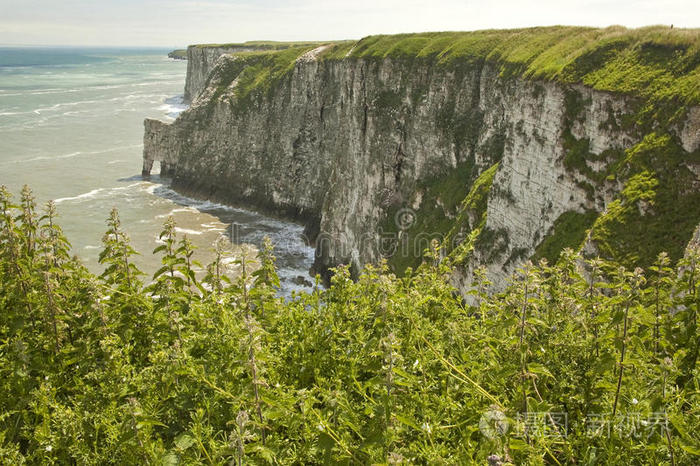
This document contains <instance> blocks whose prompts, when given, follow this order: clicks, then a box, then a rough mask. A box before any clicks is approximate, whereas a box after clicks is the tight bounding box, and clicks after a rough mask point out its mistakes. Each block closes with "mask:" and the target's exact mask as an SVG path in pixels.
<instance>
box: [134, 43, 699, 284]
mask: <svg viewBox="0 0 700 466" xmlns="http://www.w3.org/2000/svg"><path fill="white" fill-rule="evenodd" d="M221 53H223V52H222V51H221V50H217V49H213V50H208V49H199V50H196V51H191V54H190V55H189V57H188V58H189V63H188V86H189V90H188V91H187V92H188V95H189V96H190V97H191V96H192V95H194V94H195V93H197V94H198V97H197V99H196V100H195V101H194V102H193V105H192V106H191V107H190V109H189V110H187V111H185V112H183V113H182V114H181V115H180V117H179V118H178V119H177V120H176V121H175V122H174V123H172V124H165V123H161V122H155V121H152V120H147V121H146V134H145V137H144V170H146V168H150V165H148V164H151V165H152V163H153V161H154V160H159V161H162V162H163V163H165V164H166V166H167V167H168V170H170V171H172V173H173V175H174V178H175V181H174V184H175V186H176V187H177V188H179V189H181V190H184V191H187V192H190V193H197V194H199V195H203V196H206V197H210V198H218V199H221V200H223V201H225V202H229V203H239V204H244V205H253V206H257V207H259V208H263V209H266V210H268V211H273V212H277V213H280V214H283V215H288V216H292V217H295V218H298V219H302V220H303V221H305V222H307V224H308V226H309V227H310V228H309V231H311V232H313V233H314V237H315V239H316V244H317V259H316V271H318V272H324V271H326V270H327V269H328V268H329V267H333V266H335V265H338V264H343V263H349V264H352V265H353V266H354V267H355V268H359V267H361V266H362V265H363V264H366V263H370V262H375V261H377V260H379V259H380V258H381V257H382V252H383V249H382V235H383V231H382V229H381V224H382V221H384V220H385V218H386V217H387V213H388V212H389V210H390V209H391V208H394V209H395V208H397V207H402V206H403V207H407V208H408V207H412V208H414V209H415V208H417V205H420V203H421V199H422V194H421V191H420V186H421V183H422V182H423V181H425V180H430V179H435V178H439V177H440V176H444V175H445V173H449V172H450V170H455V169H456V168H457V167H461V166H465V164H466V165H468V166H469V167H470V169H469V170H468V171H467V172H465V173H468V174H467V175H465V177H464V179H463V180H462V182H461V189H462V190H463V191H464V194H466V193H467V192H469V189H470V187H471V185H472V183H473V182H474V180H475V179H476V178H477V176H478V175H479V174H480V173H482V172H483V171H484V170H485V169H487V168H489V167H491V166H492V165H493V164H494V163H496V162H498V161H500V165H499V168H498V171H497V173H496V175H495V178H494V181H493V186H492V188H491V191H490V194H489V197H488V205H487V211H486V212H487V222H486V229H487V230H488V231H490V232H491V237H492V239H493V240H492V241H491V242H490V243H489V244H485V245H481V246H480V247H479V248H477V249H476V250H475V251H474V254H473V255H472V256H471V257H470V258H469V259H468V260H467V261H466V262H465V264H464V265H463V267H462V268H461V269H459V270H458V271H457V272H456V274H455V277H454V283H455V285H457V286H458V288H460V290H461V291H462V292H463V293H466V292H467V291H468V290H469V288H470V286H471V285H470V283H471V281H472V277H473V272H474V269H475V267H477V266H481V265H485V266H486V268H487V272H488V278H489V279H490V280H491V281H492V282H493V284H494V287H495V289H497V290H498V289H502V288H503V287H504V286H505V284H506V283H505V279H506V277H507V275H508V273H509V272H511V271H512V270H513V269H514V268H515V267H516V266H518V265H519V264H521V263H522V262H523V261H524V260H526V259H527V258H529V257H530V256H532V254H533V252H534V251H535V248H536V247H537V245H538V244H539V243H540V242H541V241H542V239H543V238H544V237H545V236H547V235H548V234H550V233H551V231H552V228H553V225H554V222H555V221H556V220H557V218H559V217H560V215H562V214H563V213H565V212H571V211H574V212H584V211H589V210H595V211H602V210H603V209H604V208H605V206H606V205H607V203H608V202H609V201H610V200H611V199H612V198H613V196H614V195H615V193H616V192H618V191H619V190H620V186H618V185H617V184H616V182H615V181H614V180H613V181H609V182H604V183H602V184H599V185H598V186H597V188H596V189H595V190H594V191H591V188H590V187H587V185H586V176H585V175H584V174H582V173H581V170H572V169H571V167H570V166H567V162H566V161H565V158H566V157H565V156H566V153H567V148H566V147H565V146H566V140H567V138H568V139H569V140H571V138H573V140H587V141H588V151H589V152H590V153H593V154H604V153H605V151H609V150H613V149H624V148H628V147H631V146H632V145H633V144H635V143H636V142H638V138H639V137H638V136H636V135H635V134H633V132H632V131H631V130H625V129H622V128H621V125H619V122H620V120H621V117H622V115H624V114H626V113H630V112H631V110H630V106H631V105H633V104H634V102H631V101H629V100H628V99H627V98H625V97H622V96H616V95H612V94H608V93H604V92H598V91H594V90H591V89H589V88H586V87H583V86H567V85H562V84H557V83H554V82H541V81H531V80H526V79H522V78H512V77H511V78H503V77H501V76H500V75H499V74H498V73H497V71H496V69H495V68H494V67H492V66H490V65H489V64H475V65H472V66H468V67H461V68H449V67H436V66H431V65H430V64H428V63H427V62H421V61H419V60H416V61H415V62H413V63H411V64H410V66H407V64H406V63H405V62H396V61H392V60H390V59H382V60H367V59H345V60H323V59H319V58H318V57H317V56H316V55H314V54H311V55H309V54H306V55H304V57H303V59H301V60H298V61H297V63H296V65H295V66H294V68H293V71H291V73H289V74H288V75H285V76H283V77H282V78H281V79H279V80H277V81H275V82H273V83H272V84H271V86H270V88H269V90H267V91H265V92H261V93H259V94H255V95H252V96H248V97H246V98H239V97H238V96H236V95H235V92H236V91H235V89H236V85H237V80H236V79H233V81H231V79H230V78H231V77H230V76H227V75H226V72H227V71H226V70H230V69H231V68H232V66H231V65H232V63H234V62H235V61H236V60H238V59H239V58H237V57H235V56H230V55H225V54H224V55H221ZM195 54H202V57H198V56H195ZM213 61H216V62H217V65H216V67H215V68H214V69H213V70H211V72H210V71H209V69H210V68H211V66H212V63H213ZM190 66H191V67H196V68H197V69H196V70H194V69H193V70H190ZM204 82H207V83H208V84H207V86H206V87H205V88H204V89H202V90H201V92H199V90H198V89H200V88H201V87H202V86H203V84H202V83H204ZM229 83H230V84H229ZM572 93H575V95H576V101H577V102H578V105H577V108H576V109H575V111H573V110H572V108H570V107H571V105H570V104H569V103H567V99H568V97H567V96H570V95H571V94H572ZM696 110H697V109H695V110H693V112H695V113H693V112H691V118H690V120H689V123H688V124H686V125H685V126H683V128H682V129H681V130H680V131H682V132H683V133H682V134H681V135H679V137H680V138H682V139H683V141H684V143H683V144H684V145H688V146H689V147H696V146H697V144H698V135H697V132H696V133H695V134H693V131H694V130H693V128H694V126H693V125H696V124H697V122H696V121H695V120H693V118H692V115H697V111H696ZM696 119H697V118H696ZM688 128H690V129H688ZM693 144H695V146H693ZM568 163H569V164H570V162H568ZM596 163H597V164H602V165H604V164H605V160H604V158H602V159H601V160H599V161H597V162H589V163H588V167H589V168H590V169H591V170H593V171H598V170H600V169H601V167H600V166H596ZM147 165H148V167H147ZM416 203H417V205H416Z"/></svg>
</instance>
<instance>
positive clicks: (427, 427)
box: [421, 422, 433, 434]
mask: <svg viewBox="0 0 700 466" xmlns="http://www.w3.org/2000/svg"><path fill="white" fill-rule="evenodd" d="M421 428H422V429H423V430H424V431H426V432H427V433H429V434H430V433H432V432H433V429H432V428H431V427H430V424H428V423H427V422H424V423H423V425H422V426H421Z"/></svg>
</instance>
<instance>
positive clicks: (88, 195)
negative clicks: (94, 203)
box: [54, 188, 104, 204]
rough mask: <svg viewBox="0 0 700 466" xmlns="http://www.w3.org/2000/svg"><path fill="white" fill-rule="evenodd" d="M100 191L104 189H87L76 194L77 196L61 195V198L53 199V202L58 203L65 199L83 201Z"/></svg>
mask: <svg viewBox="0 0 700 466" xmlns="http://www.w3.org/2000/svg"><path fill="white" fill-rule="evenodd" d="M102 191H104V189H103V188H98V189H93V190H92V191H89V192H87V193H83V194H78V195H77V196H72V197H61V198H58V199H55V200H54V202H55V203H56V204H60V203H62V202H66V201H85V200H88V199H94V198H95V197H97V195H98V194H99V193H101V192H102Z"/></svg>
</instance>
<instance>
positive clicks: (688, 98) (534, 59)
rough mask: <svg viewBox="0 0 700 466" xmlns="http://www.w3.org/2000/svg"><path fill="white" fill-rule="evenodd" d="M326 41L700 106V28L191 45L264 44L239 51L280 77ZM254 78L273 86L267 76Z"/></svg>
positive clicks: (332, 51)
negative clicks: (493, 66) (486, 66)
mask: <svg viewBox="0 0 700 466" xmlns="http://www.w3.org/2000/svg"><path fill="white" fill-rule="evenodd" d="M321 45H330V47H328V48H327V49H326V50H324V51H323V53H321V54H320V58H321V59H324V60H345V59H386V58H390V59H395V60H402V59H420V60H427V61H429V62H432V63H434V64H435V65H437V66H461V65H464V66H469V65H474V64H478V63H483V62H489V63H492V64H496V65H498V66H499V70H500V72H501V74H502V75H504V76H522V77H525V78H529V79H544V80H554V81H558V82H562V83H566V84H573V83H580V84H584V85H586V86H589V87H592V88H594V89H598V90H602V91H609V92H616V93H623V94H627V95H632V96H637V97H641V98H642V99H643V100H645V101H647V102H650V103H653V104H655V105H659V104H672V105H680V106H681V107H686V106H688V105H700V84H699V83H700V29H677V28H676V29H674V28H671V27H668V26H649V27H645V28H640V29H627V28H624V27H621V26H611V27H608V28H603V29H599V28H588V27H571V26H552V27H537V28H527V29H508V30H484V31H473V32H430V33H416V34H397V35H377V36H369V37H365V38H363V39H361V40H359V41H342V42H265V41H262V42H261V41H257V42H244V43H240V44H201V45H196V46H193V47H200V48H205V47H233V46H241V47H251V48H252V47H255V48H257V49H264V50H263V51H256V52H244V53H242V54H239V55H240V56H241V57H242V58H244V59H245V60H246V61H250V62H251V63H253V64H255V65H257V66H256V69H257V70H258V72H259V73H261V75H265V76H278V77H280V76H282V75H284V74H285V73H284V71H289V70H291V69H292V67H293V65H294V62H295V61H296V59H297V58H298V57H299V56H301V55H302V54H303V53H305V52H307V51H308V50H311V49H313V48H316V47H318V46H321ZM278 54H279V55H278ZM270 55H275V56H270ZM261 63H265V65H263V66H260V65H261ZM280 71H281V72H282V73H280ZM252 81H255V82H257V83H258V85H263V84H269V83H268V82H267V79H265V78H264V76H257V77H254V79H252ZM255 87H256V86H253V88H255ZM250 90H253V89H252V88H248V89H246V93H247V91H250ZM671 116H672V115H668V117H671Z"/></svg>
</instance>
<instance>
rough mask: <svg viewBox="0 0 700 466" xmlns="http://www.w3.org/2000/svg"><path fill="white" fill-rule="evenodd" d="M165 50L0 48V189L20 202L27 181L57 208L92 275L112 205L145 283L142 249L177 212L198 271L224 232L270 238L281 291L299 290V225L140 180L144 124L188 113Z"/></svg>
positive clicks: (308, 255)
mask: <svg viewBox="0 0 700 466" xmlns="http://www.w3.org/2000/svg"><path fill="white" fill-rule="evenodd" d="M167 52H168V50H137V49H129V50H114V49H67V48H65V49H40V48H12V49H8V48H0V184H4V185H6V186H7V187H8V188H9V189H10V190H11V191H12V192H13V193H16V194H18V193H19V191H20V189H21V188H22V186H23V185H24V184H28V185H29V186H30V187H32V189H33V190H34V193H35V195H36V197H37V200H38V202H39V203H40V204H42V205H43V204H44V203H45V202H46V201H47V200H49V199H53V200H55V201H56V203H57V205H58V209H59V214H60V216H61V220H60V223H61V225H62V226H63V228H64V231H65V232H66V235H67V236H68V239H69V240H70V241H71V243H72V245H73V251H74V253H75V254H77V255H78V256H79V257H80V258H81V259H82V260H83V261H84V263H85V264H86V265H87V266H88V267H89V268H90V269H91V270H93V271H94V272H100V271H101V267H100V265H99V264H98V263H97V256H98V254H99V251H100V248H101V245H100V240H101V237H102V234H103V233H104V231H105V219H106V218H107V216H108V215H109V211H110V209H111V208H112V207H117V208H118V209H119V212H120V216H121V219H122V223H123V225H124V227H125V229H126V231H127V232H128V234H129V235H130V237H131V241H132V245H133V246H134V247H135V248H136V250H137V251H139V252H141V253H142V256H140V257H139V258H138V259H137V262H138V265H139V266H140V267H141V268H142V269H143V270H144V271H146V272H147V273H148V274H151V273H153V271H154V270H156V268H157V266H158V258H157V257H153V256H152V255H151V254H150V251H152V250H153V249H154V248H155V247H156V246H157V235H158V233H159V231H160V229H161V226H162V223H163V222H164V221H165V219H166V218H167V217H168V215H173V216H174V217H175V220H176V222H177V224H178V231H179V233H180V234H187V235H188V236H189V237H190V239H192V241H193V242H194V243H195V244H196V245H197V246H198V247H199V248H200V249H199V251H198V254H197V255H198V257H199V259H200V261H202V262H203V263H206V262H207V261H208V260H209V259H211V251H210V248H211V244H212V243H213V241H214V240H215V239H216V238H217V237H218V236H219V235H221V234H223V233H225V232H226V231H227V230H228V229H229V227H230V225H231V224H235V225H236V229H235V231H236V232H237V236H236V238H237V240H238V241H240V242H242V243H246V244H252V245H256V244H260V242H261V241H262V238H263V237H264V236H269V237H270V238H271V239H272V240H273V242H274V243H275V244H276V247H277V256H278V262H279V265H280V275H281V278H282V280H283V288H284V290H283V291H285V292H289V291H290V290H292V289H299V288H302V287H301V286H298V285H296V284H294V282H295V281H297V280H298V279H299V277H306V276H307V271H308V269H309V267H310V265H311V262H312V261H313V250H311V249H310V248H308V247H306V246H305V245H304V243H303V241H302V240H301V233H302V228H301V227H300V226H299V225H296V224H293V223H288V222H283V221H279V220H276V219H272V218H268V217H265V216H262V215H259V214H257V213H254V212H250V211H245V210H241V209H232V208H228V207H225V206H221V205H217V204H213V203H209V202H199V201H195V200H192V199H188V198H185V197H182V196H180V195H178V194H177V193H175V192H174V191H172V190H171V189H169V187H168V185H167V181H166V180H160V178H159V177H158V176H157V175H156V176H153V177H152V178H151V179H150V180H143V179H142V178H141V176H140V172H141V156H142V151H143V120H144V118H159V119H163V120H167V119H172V118H174V117H176V116H177V114H178V112H179V111H181V110H182V109H184V108H185V107H184V106H183V105H182V103H181V102H182V97H181V96H182V91H183V87H184V81H185V71H186V66H187V64H186V62H185V61H180V60H172V59H169V58H167ZM156 165H157V164H156ZM246 249H247V250H249V252H254V248H247V247H246Z"/></svg>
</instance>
